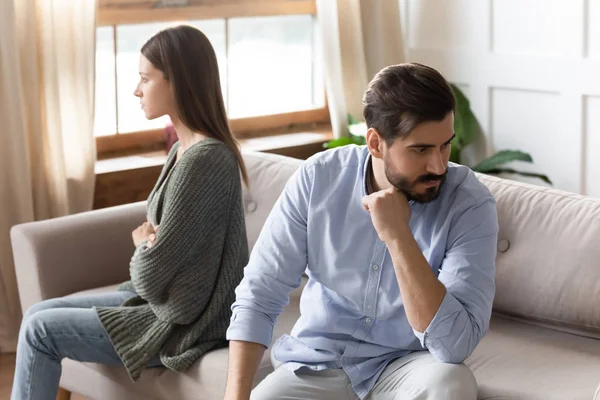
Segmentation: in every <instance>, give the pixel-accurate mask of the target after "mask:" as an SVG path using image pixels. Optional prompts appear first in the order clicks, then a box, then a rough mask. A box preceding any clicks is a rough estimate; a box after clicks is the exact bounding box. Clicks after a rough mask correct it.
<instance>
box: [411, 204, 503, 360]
mask: <svg viewBox="0 0 600 400" xmlns="http://www.w3.org/2000/svg"><path fill="white" fill-rule="evenodd" d="M497 240H498V216H497V211H496V202H495V200H494V198H493V197H491V196H489V197H486V198H485V199H484V200H483V201H479V202H478V203H477V204H475V205H473V206H470V207H468V208H467V209H466V210H465V211H463V212H462V213H461V214H460V216H459V217H458V218H457V219H456V221H455V222H454V223H453V224H452V226H451V227H450V231H449V237H448V248H447V250H446V256H445V257H444V261H443V262H442V266H441V268H440V270H439V275H438V279H439V280H440V282H442V284H444V286H445V287H446V295H445V296H444V299H443V300H442V304H441V305H440V307H439V309H438V311H437V313H436V315H435V316H434V318H433V319H432V321H431V323H430V324H429V326H428V327H427V329H425V332H418V331H416V330H414V333H415V335H416V336H417V338H418V339H419V341H420V342H421V345H422V346H423V347H426V348H427V349H428V350H429V351H430V352H431V353H432V354H433V356H435V357H436V358H437V359H438V360H440V361H442V362H447V363H462V362H463V361H464V360H465V359H466V358H467V357H468V356H469V355H470V354H471V353H472V352H473V350H475V347H476V346H477V345H478V344H479V342H480V341H481V339H482V338H483V336H484V335H485V333H486V332H487V330H488V328H489V322H490V317H491V313H492V303H493V300H494V294H495V283H494V277H495V260H496V248H497Z"/></svg>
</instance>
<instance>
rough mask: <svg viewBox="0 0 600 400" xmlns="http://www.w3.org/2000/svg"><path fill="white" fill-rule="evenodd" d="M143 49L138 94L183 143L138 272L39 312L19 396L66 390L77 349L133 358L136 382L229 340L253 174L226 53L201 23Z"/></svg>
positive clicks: (95, 356)
mask: <svg viewBox="0 0 600 400" xmlns="http://www.w3.org/2000/svg"><path fill="white" fill-rule="evenodd" d="M141 53H142V54H141V57H140V66H139V69H140V71H139V72H140V82H139V84H138V86H137V88H136V90H135V92H134V94H135V96H137V97H138V98H139V99H140V103H141V106H142V109H143V110H144V112H145V114H146V117H147V118H148V119H154V118H158V117H160V116H163V115H169V116H170V118H171V121H172V122H173V126H174V128H175V131H176V132H177V135H178V137H179V142H178V143H177V144H176V145H175V146H173V148H172V149H171V151H170V152H169V156H168V158H167V161H166V163H165V166H164V168H163V170H162V173H161V175H160V177H159V179H158V181H157V183H156V185H155V187H154V189H153V191H152V193H151V194H150V196H149V198H148V206H147V221H146V222H144V223H143V224H142V225H141V226H140V227H138V228H137V229H136V230H134V231H133V233H132V236H133V241H134V244H135V246H136V249H135V252H134V254H133V257H132V259H131V263H130V275H131V280H130V281H129V282H126V283H124V284H123V285H122V286H121V288H120V289H119V291H118V292H112V293H106V294H100V295H94V296H87V297H71V298H59V299H53V300H47V301H44V302H41V303H39V304H37V305H34V306H33V307H31V309H29V310H28V311H27V313H26V314H25V316H24V319H23V324H22V326H21V332H20V335H19V344H18V349H17V362H16V371H15V378H14V385H13V392H12V398H13V399H14V400H25V399H55V397H56V393H57V391H58V383H59V379H60V373H61V367H60V362H61V360H62V359H63V358H65V357H66V358H70V359H73V360H78V361H87V362H97V363H102V364H111V365H115V364H116V365H119V364H122V365H124V366H125V368H126V369H127V371H128V373H129V375H130V376H131V378H132V379H133V380H136V379H137V378H139V376H140V373H141V372H142V370H143V369H144V368H146V367H147V366H159V365H164V366H166V367H167V368H169V369H172V370H174V371H183V370H185V369H186V368H188V367H189V366H190V365H192V364H193V363H194V361H196V360H197V359H198V358H199V357H200V356H202V355H203V354H205V353H206V352H208V351H210V350H213V349H216V348H219V347H223V346H226V345H227V342H226V340H225V331H226V329H227V326H228V325H229V318H230V315H231V314H230V306H231V303H232V302H233V300H234V299H235V295H234V289H235V287H236V286H237V284H238V283H239V282H240V280H241V278H242V275H243V268H244V266H245V265H246V262H247V259H248V245H247V241H246V229H245V225H244V214H243V210H242V188H241V180H240V171H241V176H242V177H243V179H244V181H245V182H246V183H247V175H246V170H245V167H244V163H243V160H242V157H241V154H240V151H239V149H238V147H237V143H236V142H235V139H234V138H233V136H232V134H231V131H230V130H229V126H228V123H227V116H226V113H225V106H224V103H223V97H222V94H221V87H220V81H219V71H218V67H217V59H216V56H215V53H214V50H213V48H212V46H211V44H210V42H209V41H208V39H207V38H206V36H204V34H202V33H201V32H200V31H199V30H197V29H195V28H192V27H189V26H179V27H175V28H170V29H166V30H164V31H161V32H159V33H158V34H156V35H155V36H154V37H152V38H151V39H150V40H149V41H148V42H147V43H146V44H145V45H144V46H143V47H142V51H141ZM159 226H160V228H159ZM99 245H102V244H101V243H100V244H99ZM107 250H109V251H110V249H107ZM82 267H85V266H82Z"/></svg>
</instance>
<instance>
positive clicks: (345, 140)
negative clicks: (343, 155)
mask: <svg viewBox="0 0 600 400" xmlns="http://www.w3.org/2000/svg"><path fill="white" fill-rule="evenodd" d="M349 144H356V145H359V146H360V145H363V144H366V139H365V138H364V137H363V136H355V135H350V136H343V137H340V138H337V139H333V140H330V141H329V142H327V143H323V147H324V148H325V149H333V148H334V147H341V146H346V145H349Z"/></svg>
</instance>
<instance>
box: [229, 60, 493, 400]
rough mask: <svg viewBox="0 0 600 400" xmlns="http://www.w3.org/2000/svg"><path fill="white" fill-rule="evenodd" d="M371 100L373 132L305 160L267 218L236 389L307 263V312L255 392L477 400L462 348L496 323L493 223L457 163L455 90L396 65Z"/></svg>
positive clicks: (235, 332) (238, 344) (232, 370)
mask: <svg viewBox="0 0 600 400" xmlns="http://www.w3.org/2000/svg"><path fill="white" fill-rule="evenodd" d="M363 106H364V110H363V113H364V118H365V121H366V124H367V127H368V131H367V134H366V138H367V144H366V146H346V147H342V148H339V149H336V150H332V151H327V152H323V153H320V154H317V155H315V156H313V157H312V158H311V159H309V160H308V161H306V163H304V164H303V166H302V167H301V168H300V169H299V170H298V171H297V173H296V174H295V175H294V176H293V177H292V178H291V179H290V181H289V182H288V184H287V185H286V188H285V190H284V192H283V194H282V195H281V197H280V198H279V200H278V201H277V203H276V204H275V206H274V208H273V211H272V212H271V214H270V215H269V218H268V219H267V221H266V223H265V226H264V228H263V230H262V232H261V234H260V237H259V239H258V241H257V243H256V246H255V247H254V250H253V252H252V255H251V257H250V262H249V264H248V266H247V267H246V269H245V275H244V279H243V281H242V283H241V284H240V286H239V287H238V288H237V290H236V293H237V300H236V302H235V303H234V304H233V306H232V309H233V316H232V318H231V325H230V327H229V330H228V335H227V336H228V339H229V340H230V341H231V342H230V353H229V354H230V356H229V375H228V383H227V389H226V394H225V397H226V399H227V400H233V399H236V400H237V399H248V397H249V395H250V391H251V387H252V380H253V378H254V375H255V373H256V370H257V366H258V364H259V361H260V359H261V357H262V355H263V354H264V350H265V348H266V347H268V346H269V345H270V343H271V338H272V331H273V325H274V323H275V321H276V319H277V316H278V315H279V314H280V313H281V312H282V310H283V308H284V306H285V305H286V304H287V303H288V301H289V294H290V292H291V291H292V290H293V289H294V288H296V287H298V286H299V285H300V281H301V276H302V274H303V273H304V272H306V274H307V275H308V282H307V284H306V287H305V288H304V291H303V293H302V297H301V302H300V311H301V316H300V318H299V319H298V321H297V322H296V324H295V326H294V329H293V330H292V332H291V335H289V336H288V335H285V336H283V337H282V338H280V339H279V340H278V341H277V342H276V343H275V345H274V346H273V350H272V358H273V361H274V363H275V364H278V365H279V367H278V368H277V369H276V370H275V372H273V373H271V374H270V375H269V376H268V377H267V378H266V379H265V380H264V381H263V382H261V383H260V384H259V385H258V386H257V387H256V388H255V390H254V391H253V392H252V396H251V398H252V399H253V400H266V399H269V400H271V399H273V400H275V399H318V400H321V399H323V400H325V399H336V400H337V399H357V398H360V399H372V400H383V399H443V400H450V399H460V400H469V399H476V398H477V385H476V382H475V378H474V376H473V374H472V372H471V371H470V370H469V368H468V367H467V366H465V365H464V364H462V362H463V361H464V360H465V359H466V358H467V357H468V356H469V355H470V354H471V353H472V352H473V350H474V349H475V347H476V346H477V344H478V343H479V341H480V340H481V338H482V337H483V335H484V334H485V333H486V331H487V330H488V326H489V320H490V315H491V309H492V300H493V297H494V290H495V287H494V270H495V268H494V262H495V255H496V241H497V234H498V221H497V215H496V205H495V201H494V198H493V197H492V196H491V194H490V193H489V191H488V190H487V189H486V187H485V186H484V185H483V184H481V183H480V182H479V181H478V180H477V179H476V177H475V175H474V174H473V172H471V171H470V170H469V169H468V168H467V167H464V166H460V165H456V164H452V163H449V162H448V160H449V157H450V142H451V140H452V138H453V137H454V129H453V128H454V108H455V100H454V96H453V94H452V90H451V88H450V86H449V85H448V83H447V82H446V80H445V79H444V78H443V77H442V76H441V75H440V74H439V73H438V72H437V71H435V70H434V69H432V68H429V67H426V66H424V65H420V64H401V65H394V66H390V67H387V68H384V69H383V70H382V71H380V72H379V73H378V74H377V75H376V76H375V78H374V79H373V80H372V81H371V83H370V84H369V87H368V88H367V90H366V92H365V95H364V97H363Z"/></svg>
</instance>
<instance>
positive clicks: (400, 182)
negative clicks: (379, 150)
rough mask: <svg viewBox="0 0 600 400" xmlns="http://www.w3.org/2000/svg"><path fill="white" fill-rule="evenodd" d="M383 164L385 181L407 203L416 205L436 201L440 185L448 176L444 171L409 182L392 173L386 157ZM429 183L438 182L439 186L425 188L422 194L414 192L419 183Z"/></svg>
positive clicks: (400, 175) (403, 177)
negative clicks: (403, 196) (410, 202)
mask: <svg viewBox="0 0 600 400" xmlns="http://www.w3.org/2000/svg"><path fill="white" fill-rule="evenodd" d="M383 162H384V166H385V176H386V178H387V180H388V181H389V182H390V183H391V184H392V186H394V187H395V188H396V190H398V191H400V192H402V193H404V195H405V196H406V198H407V199H408V200H409V201H410V200H414V201H416V202H417V203H429V202H432V201H434V200H435V199H437V198H438V196H439V195H440V191H441V190H442V185H443V184H444V182H445V181H446V176H447V175H448V169H446V171H445V172H444V173H443V174H442V175H434V174H425V175H421V176H419V177H418V178H416V179H414V180H412V181H411V180H410V179H409V178H408V177H406V176H404V175H402V174H399V173H396V172H394V171H392V169H391V167H390V163H389V162H388V160H387V157H384V160H383ZM431 181H438V182H439V185H437V186H434V187H430V188H427V189H425V191H424V192H417V191H416V190H415V187H416V186H417V185H418V184H419V183H423V182H431Z"/></svg>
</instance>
